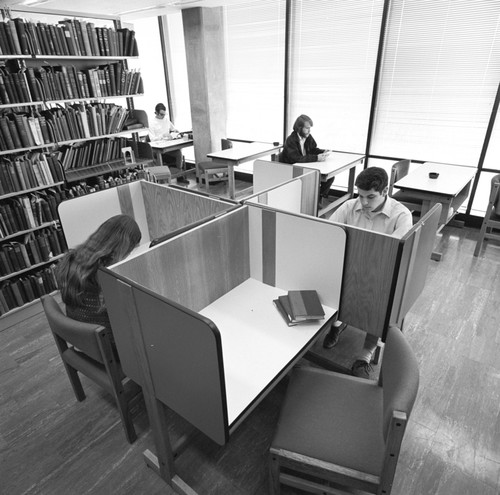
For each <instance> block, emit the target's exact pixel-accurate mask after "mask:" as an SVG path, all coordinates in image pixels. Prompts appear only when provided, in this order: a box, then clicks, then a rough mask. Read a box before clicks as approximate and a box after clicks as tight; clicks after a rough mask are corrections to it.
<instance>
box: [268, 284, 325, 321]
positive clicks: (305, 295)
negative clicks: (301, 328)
mask: <svg viewBox="0 0 500 495" xmlns="http://www.w3.org/2000/svg"><path fill="white" fill-rule="evenodd" d="M273 303H274V305H275V306H276V308H277V310H278V311H279V313H280V315H281V316H282V317H283V319H284V320H285V322H286V323H287V325H288V326H292V325H298V324H299V323H307V322H313V321H317V320H321V319H323V318H324V317H325V312H324V310H323V306H322V305H321V302H320V300H319V296H318V293H317V292H316V291H315V290H289V291H288V294H287V295H286V296H279V297H278V298H277V299H274V300H273Z"/></svg>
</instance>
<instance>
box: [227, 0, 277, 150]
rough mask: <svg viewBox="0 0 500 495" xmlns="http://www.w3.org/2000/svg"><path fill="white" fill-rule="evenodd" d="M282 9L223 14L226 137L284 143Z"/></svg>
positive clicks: (244, 6) (270, 0)
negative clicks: (282, 140)
mask: <svg viewBox="0 0 500 495" xmlns="http://www.w3.org/2000/svg"><path fill="white" fill-rule="evenodd" d="M285 8H286V2H285V0H256V1H248V0H246V1H244V2H235V3H232V4H230V5H228V6H227V7H225V8H224V15H225V43H226V88H227V124H226V129H227V135H228V137H231V138H235V139H243V140H256V141H259V140H260V141H270V142H272V141H281V139H282V136H283V113H284V99H283V88H284V64H285Z"/></svg>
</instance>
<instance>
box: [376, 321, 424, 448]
mask: <svg viewBox="0 0 500 495" xmlns="http://www.w3.org/2000/svg"><path fill="white" fill-rule="evenodd" d="M380 373H381V380H382V386H383V402H384V406H383V407H384V410H383V422H384V438H385V439H386V440H387V437H388V434H389V430H390V425H391V421H392V418H393V413H394V411H400V412H403V413H405V414H406V416H407V418H408V417H409V416H410V414H411V410H412V408H413V404H414V403H415V399H416V397H417V391H418V383H419V370H418V362H417V359H416V357H415V354H414V353H413V350H412V348H411V347H410V344H409V343H408V341H407V340H406V338H405V336H404V335H403V333H402V332H401V331H400V330H399V328H396V327H390V328H389V330H388V332H387V340H386V344H385V349H384V356H383V360H382V366H381V370H380Z"/></svg>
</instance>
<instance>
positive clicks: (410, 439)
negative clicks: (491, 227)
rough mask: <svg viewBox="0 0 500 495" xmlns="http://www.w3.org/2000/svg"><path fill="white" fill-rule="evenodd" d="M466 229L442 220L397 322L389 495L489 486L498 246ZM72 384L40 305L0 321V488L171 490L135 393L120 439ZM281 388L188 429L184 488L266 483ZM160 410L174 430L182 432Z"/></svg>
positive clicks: (104, 401) (114, 424)
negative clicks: (401, 344)
mask: <svg viewBox="0 0 500 495" xmlns="http://www.w3.org/2000/svg"><path fill="white" fill-rule="evenodd" d="M477 235H478V231H477V230H475V229H469V228H464V229H458V228H454V227H446V228H445V229H444V230H443V232H442V233H441V234H440V235H439V236H438V238H437V247H438V248H439V249H440V250H442V252H443V254H444V257H443V260H442V261H441V262H434V261H430V265H429V273H428V277H427V283H426V287H425V288H424V291H423V293H422V294H421V296H420V298H419V299H418V300H417V302H416V304H415V305H414V306H413V308H412V310H411V311H410V313H409V314H408V316H407V318H406V321H405V325H404V332H405V334H406V335H407V337H408V339H409V340H410V343H411V344H412V346H413V348H414V350H415V352H416V354H417V357H418V361H419V364H420V373H421V381H420V390H419V395H418V397H417V402H416V405H415V408H414V410H413V414H412V417H411V418H410V423H409V427H408V429H407V432H406V436H405V438H404V441H403V448H402V452H401V455H400V457H399V464H398V468H397V472H396V478H395V484H394V488H393V493H394V494H395V495H428V494H435V495H456V494H461V495H467V494H470V495H477V494H482V495H495V494H498V493H499V492H500V408H499V402H500V401H499V390H500V360H499V359H498V356H499V355H500V334H499V332H498V330H499V329H500V316H499V312H498V307H499V304H500V246H498V244H496V245H495V243H493V242H492V243H491V244H490V243H489V242H487V243H486V247H485V248H483V253H482V255H481V256H480V257H478V258H474V257H473V256H472V253H473V251H474V247H475V241H476V239H477ZM361 342H362V339H361ZM341 345H342V342H341V343H340V344H339V346H341ZM317 346H318V347H320V346H321V339H320V341H318V344H317ZM325 352H331V351H325ZM333 352H335V353H338V354H342V347H339V349H337V350H335V351H333ZM332 356H333V354H332ZM344 359H349V356H347V357H346V356H344ZM375 374H376V370H375ZM374 377H375V376H374ZM83 384H84V389H85V391H86V393H87V399H86V400H85V401H83V402H81V403H78V402H77V401H76V399H75V397H74V395H73V391H72V389H71V386H70V384H69V381H68V378H67V376H66V373H65V371H64V368H63V365H62V363H61V360H60V358H59V355H58V352H57V350H56V347H55V344H54V341H53V338H52V336H51V334H50V333H49V328H48V325H47V322H46V319H45V316H44V314H43V313H40V314H38V315H36V316H33V317H30V318H28V319H26V320H24V321H22V322H20V323H17V324H16V325H14V326H11V327H10V328H7V329H4V330H3V331H0V391H1V392H0V411H1V415H0V479H1V485H2V488H1V489H0V492H2V493H6V494H9V495H21V494H26V495H27V494H30V495H31V494H44V495H58V494H61V495H62V494H64V495H65V494H70V493H71V494H72V495H80V494H81V495H83V494H103V495H104V494H120V495H132V494H133V495H137V494H148V495H155V494H166V493H167V494H168V493H171V490H170V489H169V488H168V487H167V486H166V485H165V483H164V482H163V481H162V480H161V479H160V478H159V477H158V476H157V475H156V474H155V473H154V472H152V471H151V470H150V469H148V468H147V466H146V464H145V463H144V460H143V456H142V453H143V451H144V450H146V449H147V448H150V449H151V448H152V449H154V442H153V439H152V438H151V433H150V429H149V427H148V421H147V415H146V412H145V408H144V404H143V402H142V401H141V399H139V400H137V402H136V404H135V407H134V413H133V418H134V423H135V425H136V430H137V433H138V437H139V438H138V440H137V441H136V442H135V443H134V444H132V445H129V444H128V443H127V442H126V440H125V437H124V434H123V430H122V426H121V423H120V420H119V416H118V413H117V410H116V408H115V406H114V403H113V400H112V398H111V396H109V395H108V394H106V392H104V391H103V390H102V389H100V388H98V387H97V386H96V385H95V384H94V383H93V382H90V380H87V379H86V378H85V377H83ZM286 385H287V379H284V380H283V381H282V382H281V383H280V384H279V385H278V386H277V387H276V388H275V389H274V390H273V391H272V392H271V393H270V394H269V395H268V396H267V398H266V399H265V400H264V401H263V402H262V403H261V404H260V405H259V406H258V407H257V408H256V410H255V411H254V412H253V413H252V415H251V416H250V417H249V418H248V420H247V421H245V422H244V424H243V425H241V427H240V428H238V429H237V430H236V432H235V434H234V435H232V436H231V439H230V441H229V443H228V444H227V445H226V446H225V447H220V446H218V445H216V444H214V443H213V442H212V441H211V440H209V439H207V438H206V437H204V436H203V435H202V434H199V435H197V436H195V437H194V439H193V441H192V442H191V443H190V444H189V445H188V447H187V449H186V450H185V451H184V452H183V453H182V454H181V455H180V457H179V458H178V460H177V461H176V466H177V469H178V472H179V473H180V474H181V475H182V477H183V479H184V480H185V481H186V482H187V483H189V484H190V486H191V487H192V488H193V489H194V490H196V492H197V493H199V494H203V495H211V494H213V495H218V494H228V495H250V494H251V495H261V494H262V495H264V494H266V493H268V485H267V483H268V472H267V465H268V449H269V444H270V441H271V438H272V435H273V432H274V430H275V426H276V421H277V418H278V414H279V410H280V405H281V402H282V400H283V397H284V394H285V391H286ZM171 419H172V421H171V424H172V436H173V437H174V438H175V437H177V436H179V435H181V434H183V433H185V432H186V431H188V430H189V427H188V425H187V424H185V423H184V422H183V421H182V420H181V419H180V418H178V417H175V416H174V415H173V414H172V418H171ZM282 493H284V494H288V495H290V494H298V493H299V492H298V491H296V490H294V489H291V488H286V487H283V490H282Z"/></svg>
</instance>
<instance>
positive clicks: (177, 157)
mask: <svg viewBox="0 0 500 495" xmlns="http://www.w3.org/2000/svg"><path fill="white" fill-rule="evenodd" d="M149 132H150V134H151V141H153V142H154V141H162V140H164V139H174V138H175V137H177V134H178V133H179V131H178V130H177V129H176V128H175V126H174V124H172V122H170V120H169V119H168V118H167V109H166V107H165V105H164V104H163V103H158V104H157V105H156V106H155V116H154V118H153V120H152V122H151V124H150V126H149ZM163 161H164V162H165V164H166V165H168V166H175V167H176V168H178V169H179V170H182V165H183V162H182V152H181V150H175V151H169V152H165V153H163ZM177 182H180V183H186V184H189V180H188V179H186V178H185V177H183V176H182V175H181V176H179V177H177Z"/></svg>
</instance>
